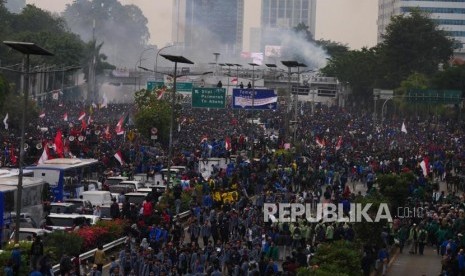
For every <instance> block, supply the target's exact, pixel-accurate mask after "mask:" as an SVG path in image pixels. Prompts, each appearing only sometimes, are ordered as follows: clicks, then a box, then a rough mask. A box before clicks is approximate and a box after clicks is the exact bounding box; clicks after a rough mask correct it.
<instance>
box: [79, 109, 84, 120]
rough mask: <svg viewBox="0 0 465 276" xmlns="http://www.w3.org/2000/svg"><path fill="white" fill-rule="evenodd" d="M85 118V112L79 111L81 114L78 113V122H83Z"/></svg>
mask: <svg viewBox="0 0 465 276" xmlns="http://www.w3.org/2000/svg"><path fill="white" fill-rule="evenodd" d="M85 117H86V112H84V111H81V113H79V117H78V120H79V121H82V120H84V118H85Z"/></svg>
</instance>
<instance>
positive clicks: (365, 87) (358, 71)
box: [321, 48, 378, 104]
mask: <svg viewBox="0 0 465 276" xmlns="http://www.w3.org/2000/svg"><path fill="white" fill-rule="evenodd" d="M377 71H378V53H377V49H376V48H371V49H367V48H363V49H361V50H354V51H348V52H346V53H340V54H339V55H334V56H332V57H331V58H330V59H329V60H328V64H327V65H326V67H324V68H323V69H322V70H321V72H322V73H323V74H324V75H327V76H331V77H337V78H338V79H339V81H341V82H343V83H345V82H348V83H349V84H350V86H351V88H352V92H353V97H355V99H354V100H357V102H360V103H365V104H366V102H365V101H366V100H367V99H371V98H372V93H373V87H374V86H375V81H376V79H377V78H378V76H377Z"/></svg>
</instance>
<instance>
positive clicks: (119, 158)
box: [114, 151, 124, 166]
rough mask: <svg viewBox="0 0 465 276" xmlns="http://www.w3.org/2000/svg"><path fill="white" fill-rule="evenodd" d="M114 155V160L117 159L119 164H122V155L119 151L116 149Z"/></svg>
mask: <svg viewBox="0 0 465 276" xmlns="http://www.w3.org/2000/svg"><path fill="white" fill-rule="evenodd" d="M114 157H115V158H116V160H118V162H119V163H120V164H121V166H123V165H124V160H123V155H122V154H121V151H117V152H116V153H115V155H114Z"/></svg>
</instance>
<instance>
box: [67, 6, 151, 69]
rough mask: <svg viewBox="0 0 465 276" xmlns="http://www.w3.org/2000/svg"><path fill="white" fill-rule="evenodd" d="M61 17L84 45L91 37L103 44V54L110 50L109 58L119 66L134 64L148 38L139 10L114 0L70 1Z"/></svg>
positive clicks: (144, 20)
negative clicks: (116, 61)
mask: <svg viewBox="0 0 465 276" xmlns="http://www.w3.org/2000/svg"><path fill="white" fill-rule="evenodd" d="M63 17H64V18H65V20H66V22H67V23H68V26H69V27H70V29H71V31H73V32H74V33H76V34H78V35H80V37H81V38H82V39H83V40H84V41H92V40H93V39H94V37H95V38H96V39H97V40H98V41H99V42H100V41H104V42H105V47H107V48H106V50H109V49H111V55H112V58H114V59H116V58H117V59H118V62H119V63H121V64H133V63H134V60H136V58H138V55H139V53H140V52H141V51H142V50H143V49H144V48H145V47H146V46H145V45H146V44H147V42H148V40H149V38H150V34H149V30H148V27H147V23H148V20H147V18H146V17H145V16H144V14H143V13H142V10H141V9H140V8H139V7H137V6H135V5H122V4H121V1H117V0H82V1H73V3H72V4H68V5H67V6H66V8H65V11H64V12H63ZM94 26H95V28H94V29H93V27H94ZM105 47H104V48H105ZM108 52H109V51H108ZM136 55H137V57H136Z"/></svg>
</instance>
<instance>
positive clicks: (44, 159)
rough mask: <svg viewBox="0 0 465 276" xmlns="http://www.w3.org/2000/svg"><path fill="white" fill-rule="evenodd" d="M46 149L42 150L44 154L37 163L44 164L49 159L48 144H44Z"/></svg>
mask: <svg viewBox="0 0 465 276" xmlns="http://www.w3.org/2000/svg"><path fill="white" fill-rule="evenodd" d="M43 148H44V151H43V152H42V155H41V156H40V158H39V161H37V164H39V165H41V164H44V163H45V161H47V160H48V146H44V147H43Z"/></svg>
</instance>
